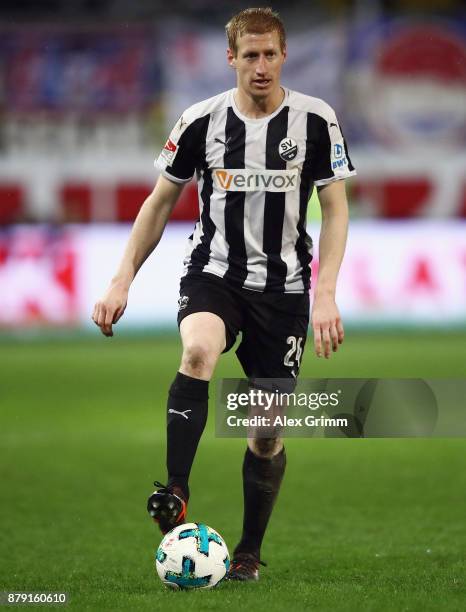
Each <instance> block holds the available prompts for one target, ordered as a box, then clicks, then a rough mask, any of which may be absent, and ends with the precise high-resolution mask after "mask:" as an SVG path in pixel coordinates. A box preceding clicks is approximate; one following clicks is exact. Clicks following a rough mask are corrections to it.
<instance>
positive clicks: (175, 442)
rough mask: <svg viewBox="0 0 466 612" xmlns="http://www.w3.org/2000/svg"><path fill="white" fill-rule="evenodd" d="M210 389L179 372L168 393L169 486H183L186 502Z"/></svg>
mask: <svg viewBox="0 0 466 612" xmlns="http://www.w3.org/2000/svg"><path fill="white" fill-rule="evenodd" d="M208 389H209V382H208V381H206V380H199V379H198V378H192V377H191V376H186V375H185V374H182V373H181V372H178V373H177V375H176V377H175V380H174V381H173V383H172V386H171V387H170V391H169V393H168V404H167V471H168V486H169V487H171V486H173V485H176V486H178V487H180V488H181V490H182V491H183V495H184V497H185V499H186V500H188V498H189V487H188V479H189V473H190V472H191V467H192V465H193V461H194V456H195V454H196V450H197V445H198V444H199V440H200V439H201V435H202V432H203V431H204V427H205V424H206V421H207V410H208V400H209V392H208Z"/></svg>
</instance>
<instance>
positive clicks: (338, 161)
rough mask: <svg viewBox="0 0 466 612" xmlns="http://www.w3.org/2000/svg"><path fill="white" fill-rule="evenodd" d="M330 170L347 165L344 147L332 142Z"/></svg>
mask: <svg viewBox="0 0 466 612" xmlns="http://www.w3.org/2000/svg"><path fill="white" fill-rule="evenodd" d="M331 162H332V170H338V169H339V168H344V167H345V166H347V165H348V160H347V158H346V154H345V149H344V147H343V145H341V144H334V145H333V151H332V160H331Z"/></svg>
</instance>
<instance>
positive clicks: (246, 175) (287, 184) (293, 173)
mask: <svg viewBox="0 0 466 612" xmlns="http://www.w3.org/2000/svg"><path fill="white" fill-rule="evenodd" d="M214 181H215V184H216V186H217V188H218V189H221V190H222V191H275V192H280V191H294V190H295V189H296V188H297V186H298V169H297V168H295V169H293V170H247V169H246V170H244V169H237V170H236V169H228V170H227V169H220V168H218V169H216V170H214Z"/></svg>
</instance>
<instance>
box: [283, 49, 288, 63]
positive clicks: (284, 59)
mask: <svg viewBox="0 0 466 612" xmlns="http://www.w3.org/2000/svg"><path fill="white" fill-rule="evenodd" d="M282 53H283V61H284V62H286V58H287V56H288V53H287V49H286V45H285V46H284V47H283V52H282Z"/></svg>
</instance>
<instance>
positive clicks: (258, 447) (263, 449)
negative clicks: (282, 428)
mask: <svg viewBox="0 0 466 612" xmlns="http://www.w3.org/2000/svg"><path fill="white" fill-rule="evenodd" d="M248 444H249V448H250V449H251V450H252V452H253V453H254V454H255V455H257V456H258V457H262V458H263V459H271V458H272V457H273V456H274V455H276V454H277V453H279V452H280V451H281V449H282V447H283V442H282V440H281V438H253V439H251V440H249V441H248Z"/></svg>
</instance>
